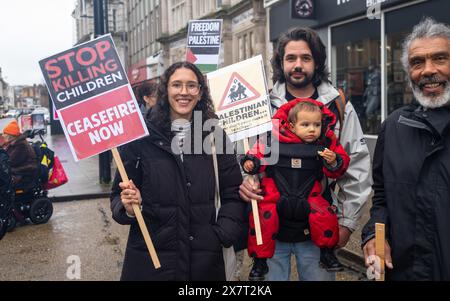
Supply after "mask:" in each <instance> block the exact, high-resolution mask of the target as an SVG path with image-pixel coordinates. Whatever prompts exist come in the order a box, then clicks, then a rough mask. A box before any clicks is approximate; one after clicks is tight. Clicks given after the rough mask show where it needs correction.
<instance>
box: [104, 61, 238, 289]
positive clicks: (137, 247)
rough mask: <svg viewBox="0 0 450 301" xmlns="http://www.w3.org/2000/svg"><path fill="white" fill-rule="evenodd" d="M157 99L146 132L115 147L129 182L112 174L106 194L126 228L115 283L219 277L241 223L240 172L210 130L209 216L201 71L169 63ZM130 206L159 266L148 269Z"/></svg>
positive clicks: (208, 105) (205, 93) (208, 106)
mask: <svg viewBox="0 0 450 301" xmlns="http://www.w3.org/2000/svg"><path fill="white" fill-rule="evenodd" d="M157 98H158V101H157V104H156V106H155V107H154V108H153V109H152V110H151V111H150V112H149V114H148V115H147V116H146V119H147V126H148V129H149V133H150V135H149V136H148V137H146V138H144V139H141V140H138V141H134V142H132V143H130V144H128V145H126V146H124V147H123V148H122V152H121V156H122V159H123V162H124V166H125V169H126V172H127V174H128V176H129V178H130V179H131V180H132V181H131V182H130V184H129V185H128V186H127V185H125V184H124V183H123V182H121V179H120V176H119V175H118V174H117V175H116V178H115V181H114V185H113V192H112V195H111V209H112V212H113V218H114V219H115V220H116V221H117V222H118V223H120V224H129V225H131V227H130V234H129V238H128V244H127V249H126V253H125V260H124V265H123V270H122V277H121V279H122V280H180V281H186V280H218V281H220V280H225V268H224V260H223V253H222V249H223V247H230V246H232V245H233V243H234V242H235V241H236V240H237V239H238V238H239V235H240V233H241V227H242V223H243V222H244V219H245V203H244V202H242V201H241V200H240V198H239V185H240V184H241V182H242V177H241V173H240V169H239V166H238V164H237V161H236V156H235V154H234V152H233V151H231V152H226V150H230V149H231V150H232V146H231V145H232V144H231V143H230V141H229V140H228V138H227V137H226V135H225V134H224V133H223V131H222V130H220V128H215V130H214V137H215V140H216V147H217V162H218V175H219V185H218V186H219V187H218V188H219V192H220V199H221V207H220V210H219V211H218V215H217V216H216V206H215V189H216V185H215V172H214V166H213V156H212V155H211V152H210V144H209V142H210V138H211V137H210V134H211V133H212V132H213V130H211V129H209V130H204V128H206V127H207V125H208V124H211V123H210V122H209V120H211V119H215V118H216V116H215V114H214V112H213V105H212V102H211V97H210V94H209V89H208V86H207V85H206V82H205V80H204V77H203V75H202V73H201V72H200V71H199V70H198V69H197V67H195V65H193V64H190V63H187V62H179V63H175V64H173V65H172V66H170V67H169V68H168V69H167V70H166V72H165V73H164V75H163V77H162V80H161V83H160V86H159V88H158V95H157ZM217 133H218V134H217ZM219 137H222V138H219ZM223 137H225V138H223ZM195 143H197V144H196V145H194V144H195ZM220 144H222V145H223V147H220ZM208 146H209V147H208ZM225 146H226V147H225ZM133 204H139V205H140V206H141V211H142V214H143V216H144V220H145V223H146V224H147V226H148V228H149V231H150V235H151V237H152V240H153V242H154V244H155V249H156V252H157V254H158V257H159V259H160V262H161V268H160V269H155V268H154V266H153V265H152V262H151V259H150V256H149V254H148V252H147V249H146V246H145V243H144V238H143V236H142V234H141V232H140V230H139V227H138V225H137V222H136V220H135V217H134V212H133V209H132V205H133Z"/></svg>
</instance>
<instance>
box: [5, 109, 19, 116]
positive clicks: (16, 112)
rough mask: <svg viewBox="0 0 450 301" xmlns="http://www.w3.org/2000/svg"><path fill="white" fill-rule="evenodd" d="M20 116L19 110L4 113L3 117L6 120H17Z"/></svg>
mask: <svg viewBox="0 0 450 301" xmlns="http://www.w3.org/2000/svg"><path fill="white" fill-rule="evenodd" d="M21 114H22V111H21V110H19V109H11V110H9V111H8V112H6V114H5V117H6V118H17V117H19V116H20V115H21Z"/></svg>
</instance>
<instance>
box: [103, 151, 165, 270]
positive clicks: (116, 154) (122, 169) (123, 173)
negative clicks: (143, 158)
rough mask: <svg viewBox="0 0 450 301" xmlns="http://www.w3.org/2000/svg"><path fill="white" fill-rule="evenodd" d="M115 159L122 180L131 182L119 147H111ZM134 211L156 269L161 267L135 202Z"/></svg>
mask: <svg viewBox="0 0 450 301" xmlns="http://www.w3.org/2000/svg"><path fill="white" fill-rule="evenodd" d="M111 151H112V154H113V157H114V160H115V161H116V165H117V168H118V169H119V173H120V176H121V177H122V181H123V182H124V183H125V184H127V185H128V184H129V183H130V180H129V179H128V175H127V172H126V170H125V167H124V166H123V162H122V158H121V157H120V154H119V152H118V151H117V148H115V147H114V148H113V149H111ZM133 211H134V214H135V215H136V219H137V221H138V224H139V228H140V229H141V232H142V235H143V236H144V240H145V244H146V245H147V249H148V251H149V253H150V257H151V258H152V261H153V265H154V266H155V269H159V268H160V267H161V263H160V262H159V259H158V255H157V254H156V251H155V247H154V246H153V242H152V239H151V238H150V234H149V233H148V229H147V226H146V225H145V222H144V218H143V217H142V212H141V209H140V208H139V206H138V205H136V204H133Z"/></svg>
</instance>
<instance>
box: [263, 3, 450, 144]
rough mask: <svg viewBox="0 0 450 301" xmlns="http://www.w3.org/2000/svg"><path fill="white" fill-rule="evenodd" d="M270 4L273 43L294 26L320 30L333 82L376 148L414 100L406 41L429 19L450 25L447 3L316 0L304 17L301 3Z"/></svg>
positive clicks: (271, 38)
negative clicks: (384, 126) (386, 123)
mask: <svg viewBox="0 0 450 301" xmlns="http://www.w3.org/2000/svg"><path fill="white" fill-rule="evenodd" d="M266 2H271V3H270V4H271V5H270V6H269V7H268V8H267V10H268V13H267V14H268V16H269V17H268V18H269V19H270V21H269V23H270V30H269V32H270V37H269V39H270V41H271V42H276V41H277V38H278V36H279V34H280V33H281V32H283V31H285V30H287V29H289V28H291V27H294V26H307V27H311V28H313V29H315V30H317V31H318V33H319V35H320V36H321V38H322V41H323V42H324V44H325V45H326V47H327V51H328V66H329V70H330V71H331V79H332V81H333V83H334V84H335V85H336V86H337V87H339V88H341V89H342V90H343V91H344V92H345V94H346V96H347V98H348V100H350V101H351V102H352V104H353V106H354V107H355V109H356V112H357V113H358V116H359V119H360V122H361V125H362V128H363V130H364V133H365V134H366V138H367V140H368V142H369V147H370V149H371V150H373V148H374V144H375V141H376V138H377V133H378V130H379V128H380V125H381V123H382V122H383V120H385V119H386V117H387V116H388V115H389V114H390V113H392V112H393V111H394V110H395V109H397V108H399V107H401V106H403V105H406V104H409V103H411V102H413V101H414V99H413V94H412V91H411V89H410V87H409V85H408V82H407V80H406V74H405V73H404V71H403V69H402V64H401V62H400V57H401V54H402V43H403V40H404V38H405V37H406V35H407V34H408V33H409V32H411V30H412V28H413V27H414V25H415V24H417V23H419V22H420V20H421V19H422V18H423V17H425V16H430V17H432V18H434V19H436V20H437V21H439V22H444V23H447V24H449V23H450V14H448V11H449V9H450V3H449V1H448V0H418V1H413V0H410V1H407V0H384V1H375V0H366V1H360V0H346V1H342V0H333V1H330V0H315V1H311V2H312V4H313V5H314V7H313V8H314V14H313V15H312V16H308V18H304V19H302V18H301V17H300V16H299V14H298V13H296V11H295V8H296V7H295V3H296V2H302V1H301V0H298V1H290V0H279V1H266ZM303 2H305V1H303ZM293 3H294V4H293ZM286 16H288V17H286Z"/></svg>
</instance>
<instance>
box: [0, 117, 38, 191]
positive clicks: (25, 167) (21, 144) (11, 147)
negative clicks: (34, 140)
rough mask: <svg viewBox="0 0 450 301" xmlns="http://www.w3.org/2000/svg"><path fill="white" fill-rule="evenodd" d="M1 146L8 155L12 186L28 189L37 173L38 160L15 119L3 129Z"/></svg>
mask: <svg viewBox="0 0 450 301" xmlns="http://www.w3.org/2000/svg"><path fill="white" fill-rule="evenodd" d="M3 138H4V141H5V142H4V144H3V148H4V149H5V150H6V152H7V153H8V155H9V160H10V163H11V173H12V174H11V175H12V183H13V187H14V188H16V189H17V188H21V189H23V190H27V189H30V188H31V186H32V185H33V184H34V179H35V178H36V176H37V173H38V161H37V157H36V153H35V152H34V150H33V147H32V146H31V145H30V144H29V143H28V141H27V139H26V138H27V136H26V135H22V133H21V132H20V129H19V125H18V124H17V121H16V120H13V121H11V122H10V123H8V124H7V125H6V127H5V128H4V129H3Z"/></svg>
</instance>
